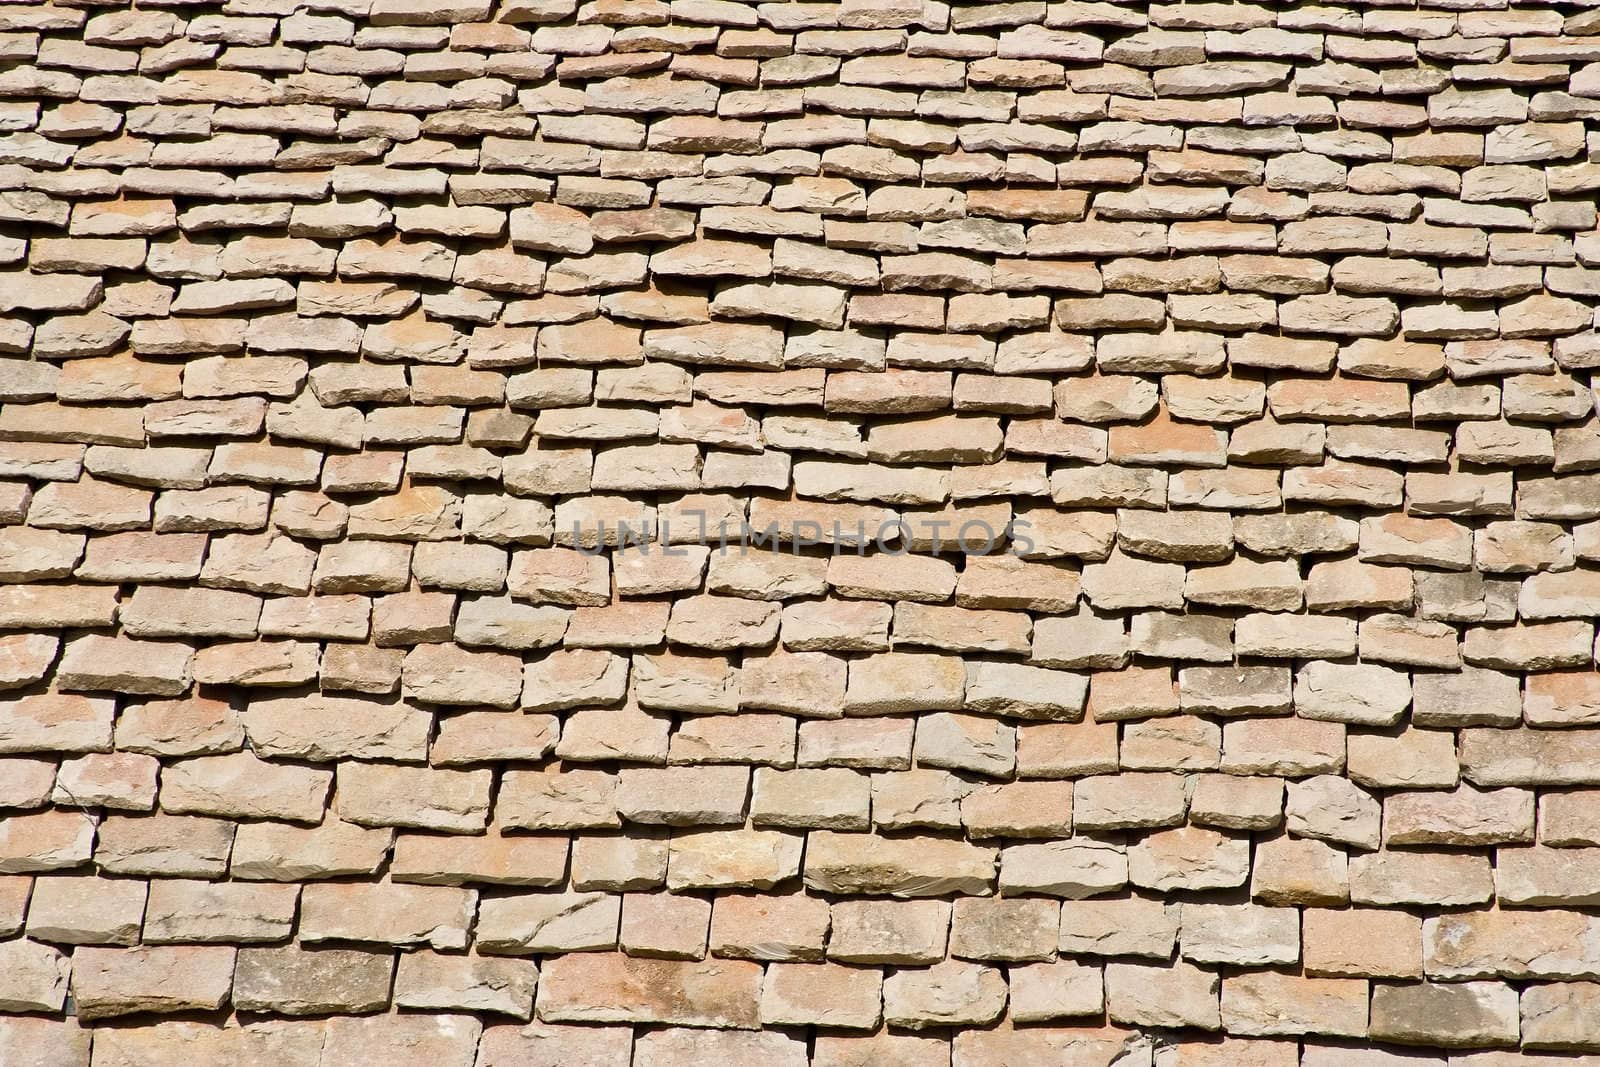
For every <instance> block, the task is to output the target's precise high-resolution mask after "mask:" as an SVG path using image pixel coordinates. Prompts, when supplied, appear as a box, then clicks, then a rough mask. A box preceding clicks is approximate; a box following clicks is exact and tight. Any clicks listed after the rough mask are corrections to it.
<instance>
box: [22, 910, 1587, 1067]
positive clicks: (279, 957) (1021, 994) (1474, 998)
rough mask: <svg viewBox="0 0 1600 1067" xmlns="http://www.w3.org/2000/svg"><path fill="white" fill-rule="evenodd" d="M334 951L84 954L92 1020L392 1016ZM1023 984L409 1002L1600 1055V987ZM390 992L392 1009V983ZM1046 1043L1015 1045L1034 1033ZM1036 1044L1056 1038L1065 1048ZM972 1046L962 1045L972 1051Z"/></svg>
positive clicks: (1109, 974) (367, 974)
mask: <svg viewBox="0 0 1600 1067" xmlns="http://www.w3.org/2000/svg"><path fill="white" fill-rule="evenodd" d="M1430 921H1434V920H1430ZM12 945H16V946H19V947H20V949H21V951H16V950H13V951H12V953H11V954H12V955H15V956H19V957H20V956H22V955H23V954H24V953H27V954H29V955H33V956H35V957H36V958H35V959H34V960H32V961H30V962H32V963H33V969H32V970H31V971H28V972H23V973H20V974H19V973H13V974H12V975H10V976H9V977H10V978H11V980H13V981H16V982H17V984H18V986H19V987H20V988H19V989H18V990H17V992H18V994H19V995H20V997H21V998H23V1000H24V1002H27V998H38V999H39V1000H42V1001H45V1002H49V1001H51V1000H56V1001H59V1000H61V999H62V998H63V997H64V995H65V992H66V989H65V986H66V975H65V974H64V973H63V974H60V975H59V977H58V976H57V975H56V974H54V973H52V972H53V971H54V970H55V968H56V967H57V966H59V967H60V969H61V970H62V971H65V970H66V967H65V963H66V961H65V958H63V957H58V956H56V954H55V953H54V952H53V951H52V950H49V949H47V948H44V947H42V946H30V944H29V943H26V942H23V943H16V942H13V943H12ZM319 955H322V954H320V953H318V954H316V955H311V954H308V953H303V952H300V951H298V950H295V949H292V948H291V949H287V950H283V949H251V948H243V949H238V948H235V947H233V946H171V947H166V946H153V947H144V948H137V949H114V948H97V947H80V948H78V949H77V950H76V951H75V952H74V954H73V956H72V958H71V984H72V992H73V998H74V1005H75V1011H76V1014H77V1017H78V1018H79V1019H81V1020H84V1021H90V1020H99V1019H107V1018H117V1017H120V1016H127V1015H134V1016H143V1015H146V1014H149V1013H156V1014H161V1013H167V1014H172V1013H184V1012H189V1013H193V1012H207V1011H211V1012H214V1011H216V1010H217V1009H219V1008H222V1007H224V1006H226V1005H227V1004H228V1003H229V1000H230V996H232V997H233V998H234V999H235V1001H236V1006H237V1007H240V1008H244V1009H247V1010H252V1011H256V1010H261V1009H266V1010H268V1011H272V1010H279V1011H281V1010H283V1007H282V1005H284V1004H285V1003H286V1002H287V1004H288V1006H289V1008H290V1009H291V1011H292V1009H293V1008H295V1007H298V1006H299V1005H298V1004H296V1003H295V1001H296V1000H298V999H299V996H297V994H299V995H301V996H303V997H304V998H305V1000H306V1001H307V1002H308V1004H307V1006H308V1007H312V1008H313V1010H315V1008H317V1007H321V1006H322V1005H320V1004H317V1002H316V999H314V998H318V997H319V994H320V999H322V1000H323V1001H327V1000H334V1001H339V1002H347V1003H348V1005H349V1006H348V1007H345V1006H344V1004H343V1003H341V1005H340V1007H341V1008H343V1010H346V1011H348V1010H362V1011H371V1010H372V1009H373V1008H379V1007H381V1006H382V1005H381V1004H377V1003H374V1002H373V1001H374V1000H375V999H376V996H375V994H376V990H375V983H374V982H373V977H374V975H373V973H372V972H373V971H374V968H373V967H372V966H370V965H369V966H367V967H366V968H365V969H364V970H363V969H362V968H361V963H360V960H361V959H362V958H363V957H362V955H361V954H351V953H344V954H342V955H344V956H346V960H341V961H339V962H341V963H344V967H342V968H340V970H339V971H338V972H335V973H333V974H326V973H325V974H323V975H321V976H319V977H320V978H321V980H320V981H318V980H317V978H313V977H311V976H309V975H307V974H305V973H304V972H305V971H306V970H307V969H309V968H311V967H315V966H317V965H318V961H317V956H319ZM350 956H356V957H357V959H356V960H350V959H349V958H348V957H350ZM49 957H56V958H55V959H50V958H49ZM364 959H365V960H368V961H371V962H372V963H376V964H377V965H378V966H379V967H381V968H383V969H384V970H385V971H387V970H388V968H390V967H392V966H393V960H392V957H387V956H384V957H373V956H365V957H364ZM328 962H331V961H328ZM328 962H323V963H322V966H323V967H326V966H328ZM352 963H354V964H355V966H352V965H351V964H352ZM236 968H237V970H236ZM1009 977H1010V982H1009V983H1008V981H1007V975H1006V974H1005V973H1004V972H1002V971H1001V970H1000V969H998V968H994V967H985V966H983V965H981V964H975V963H969V962H965V961H960V960H955V959H952V960H947V961H944V962H941V963H937V964H934V965H933V966H931V967H928V968H925V969H915V970H898V971H893V972H891V973H890V974H888V975H887V976H884V975H883V974H882V972H880V971H878V970H875V969H868V968H858V967H845V966H839V965H836V964H803V963H800V964H787V963H772V964H770V965H768V966H767V967H765V968H763V967H762V966H761V965H759V964H757V963H753V962H745V961H705V962H701V963H694V964H684V963H681V962H677V961H672V960H662V959H655V958H648V957H627V956H622V955H614V954H600V953H586V954H568V955H562V956H556V957H552V958H548V959H546V960H545V961H544V962H543V966H542V969H541V970H540V971H539V972H537V973H536V972H535V970H534V968H533V967H532V965H522V966H519V965H518V964H516V963H514V962H507V961H496V960H482V959H475V958H469V957H455V956H441V955H434V954H431V953H429V954H414V955H413V954H408V955H405V956H403V957H402V958H401V962H400V966H399V968H398V974H397V976H396V978H395V1000H396V1002H397V1004H398V1005H399V1006H402V1007H406V1006H416V1007H424V1008H431V1009H435V1010H438V1009H455V1010H460V1009H461V1008H462V1007H466V1008H477V1009H480V1010H482V1011H484V1012H485V1013H486V1014H490V1013H498V1012H505V1013H508V1014H516V1015H521V1014H522V1012H523V1011H524V1010H525V1009H524V1008H523V1002H524V1001H525V1000H526V1001H533V1002H534V1007H535V1010H537V1012H538V1015H539V1018H540V1020H541V1021H542V1022H557V1023H561V1022H565V1023H592V1022H609V1023H640V1024H665V1025H668V1026H697V1027H716V1028H727V1029H734V1030H759V1029H761V1028H762V1027H763V1026H769V1025H770V1026H776V1027H797V1026H813V1025H815V1026H819V1027H821V1028H823V1029H824V1030H827V1031H832V1030H842V1031H845V1032H849V1031H852V1030H853V1031H867V1032H872V1031H875V1030H877V1029H878V1027H879V1026H880V1025H883V1024H887V1026H889V1027H894V1028H896V1029H901V1030H912V1031H917V1030H927V1029H935V1030H938V1029H940V1028H944V1027H949V1026H955V1027H958V1028H961V1029H962V1030H963V1036H970V1035H975V1034H976V1035H981V1034H982V1031H981V1030H978V1029H977V1028H979V1027H986V1026H990V1025H993V1024H994V1023H996V1022H997V1021H999V1020H1001V1019H1002V1018H1003V1017H1006V1013H1007V1006H1008V1001H1009V1002H1010V1008H1011V1014H1010V1016H1009V1018H1008V1019H1007V1021H1008V1022H1010V1023H1018V1022H1030V1021H1037V1020H1039V1019H1041V1018H1042V1019H1043V1020H1054V1019H1058V1018H1061V1017H1063V1016H1066V1017H1070V1016H1072V1015H1084V1016H1089V1017H1091V1019H1092V1018H1093V1017H1094V1016H1099V1015H1100V1014H1101V1012H1102V1011H1104V1012H1105V1016H1107V1017H1109V1019H1110V1021H1111V1022H1112V1023H1113V1024H1120V1025H1123V1026H1134V1027H1141V1028H1162V1029H1187V1030H1195V1031H1201V1032H1205V1031H1223V1032H1226V1033H1229V1034H1232V1035H1248V1036H1253V1037H1299V1036H1302V1035H1318V1036H1331V1037H1346V1038H1362V1037H1365V1038H1369V1039H1371V1040H1375V1041H1379V1042H1392V1043H1396V1044H1401V1045H1416V1044H1431V1045H1435V1046H1438V1045H1444V1046H1447V1047H1455V1048H1468V1049H1470V1048H1495V1047H1504V1046H1512V1047H1515V1046H1517V1045H1518V1044H1519V1042H1522V1043H1524V1044H1525V1045H1526V1046H1527V1047H1530V1048H1534V1049H1538V1048H1553V1049H1582V1048H1592V1047H1594V1046H1595V1044H1596V1042H1597V1035H1596V1032H1595V1029H1594V1027H1593V1024H1592V1021H1591V1020H1590V1019H1589V1018H1588V1016H1587V1009H1588V1008H1589V1007H1590V1006H1592V1003H1593V1000H1594V998H1595V992H1594V989H1595V987H1594V984H1593V983H1587V982H1572V983H1566V982H1556V983H1549V984H1535V985H1529V986H1527V987H1526V989H1524V990H1522V991H1521V993H1520V996H1519V991H1518V989H1516V988H1514V987H1512V986H1510V985H1507V984H1505V983H1503V982H1495V981H1483V980H1471V981H1461V982H1454V983H1440V982H1428V983H1393V982H1383V981H1379V982H1369V981H1368V980H1366V979H1352V978H1316V977H1303V976H1299V975H1295V974H1292V973H1283V972H1275V971H1262V972H1257V973H1245V974H1236V975H1231V976H1228V977H1220V978H1219V976H1218V974H1217V973H1216V972H1214V971H1209V970H1205V969H1202V968H1199V967H1196V966H1194V965H1192V964H1189V963H1186V962H1178V963H1176V964H1172V965H1164V964H1159V963H1146V962H1138V963H1135V962H1112V963H1107V964H1106V965H1105V967H1104V990H1103V992H1102V989H1101V971H1100V969H1099V968H1096V967H1086V966H1083V965H1079V964H1074V963H1070V962H1061V963H1053V964H1044V965H1037V964H1036V965H1031V966H1022V967H1014V968H1011V969H1010V975H1009ZM382 978H383V993H384V997H385V999H387V994H388V975H387V974H383V975H382ZM286 985H287V986H289V988H287V989H286V988H284V987H285V986H286ZM535 985H536V986H537V993H535V992H534V988H533V987H534V986H535ZM330 987H331V988H330ZM484 987H488V988H484ZM1369 1000H1370V1007H1369ZM463 1002H464V1003H463ZM1519 1002H1520V1003H1519ZM1102 1005H1103V1006H1102ZM30 1006H34V1007H37V1006H38V1005H37V1004H36V1003H30ZM59 1007H60V1005H59V1004H57V1005H55V1006H54V1008H53V1009H49V1008H47V1009H46V1010H59ZM508 1009H510V1010H509V1011H508ZM1019 1009H1020V1010H1019ZM1519 1009H1520V1010H1519ZM1035 1012H1039V1013H1040V1014H1039V1015H1035ZM524 1017H525V1016H524ZM373 1022H384V1023H388V1024H390V1025H397V1024H398V1020H396V1019H394V1018H390V1019H383V1018H382V1017H377V1018H369V1019H367V1020H363V1024H364V1025H363V1024H358V1023H356V1021H355V1020H352V1019H336V1020H334V1021H332V1022H330V1023H329V1024H328V1025H329V1027H330V1030H332V1029H337V1028H340V1027H341V1026H351V1025H355V1026H359V1027H360V1029H362V1030H366V1029H369V1028H371V1024H372V1023H373ZM418 1022H419V1023H420V1024H421V1026H422V1027H424V1028H425V1030H436V1031H437V1030H447V1028H449V1029H453V1028H454V1027H453V1026H452V1024H454V1025H455V1026H459V1025H461V1024H463V1023H470V1024H471V1025H473V1026H474V1027H475V1026H476V1024H477V1020H476V1019H452V1018H450V1017H449V1016H444V1017H438V1016H435V1017H432V1018H426V1019H425V1021H424V1020H422V1019H419V1020H418ZM110 1032H111V1033H115V1031H110ZM1030 1032H1031V1031H1028V1030H1022V1029H1019V1030H1017V1031H1015V1033H1016V1035H1017V1036H1019V1037H1020V1036H1021V1035H1024V1034H1027V1033H1030ZM612 1033H613V1034H617V1032H616V1031H612ZM622 1033H626V1031H622ZM1037 1033H1038V1036H1039V1037H1041V1038H1045V1039H1046V1041H1047V1042H1048V1038H1049V1037H1050V1036H1056V1035H1051V1034H1050V1032H1049V1031H1040V1032H1037ZM617 1036H620V1035H617ZM956 1040H957V1043H960V1042H961V1040H962V1037H959V1036H958V1037H957V1039H956ZM1024 1041H1026V1039H1024ZM1023 1047H1024V1048H1027V1047H1028V1046H1027V1044H1026V1043H1024V1044H1023ZM1046 1047H1048V1043H1047V1044H1046ZM801 1062H804V1061H803V1060H802V1061H801ZM1117 1062H1119V1063H1120V1062H1124V1061H1121V1060H1119V1061H1117Z"/></svg>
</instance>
